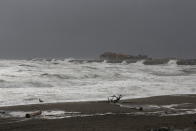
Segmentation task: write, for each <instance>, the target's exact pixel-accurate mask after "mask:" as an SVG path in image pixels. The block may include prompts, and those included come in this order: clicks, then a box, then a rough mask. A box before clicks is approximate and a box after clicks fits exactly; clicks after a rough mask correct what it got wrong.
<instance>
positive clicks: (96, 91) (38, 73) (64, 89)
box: [0, 59, 196, 106]
mask: <svg viewBox="0 0 196 131" xmlns="http://www.w3.org/2000/svg"><path fill="white" fill-rule="evenodd" d="M69 61H70V59H65V60H55V59H54V60H51V61H47V60H44V59H38V60H0V106H11V105H24V104H38V103H39V101H38V99H39V98H40V99H42V100H43V101H44V102H45V103H53V102H72V101H95V100H107V97H108V96H111V95H113V94H122V95H123V98H124V99H127V98H141V97H149V96H159V95H178V94H195V93H196V66H182V65H177V64H176V61H175V60H171V61H170V62H169V63H168V64H163V65H144V64H143V61H138V62H137V63H130V64H127V63H126V62H122V63H107V62H106V61H105V62H92V63H88V62H82V63H79V62H78V63H77V62H69Z"/></svg>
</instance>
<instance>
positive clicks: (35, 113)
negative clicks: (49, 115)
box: [25, 110, 42, 118]
mask: <svg viewBox="0 0 196 131" xmlns="http://www.w3.org/2000/svg"><path fill="white" fill-rule="evenodd" d="M41 114H42V111H41V110H39V111H35V112H32V113H27V114H26V115H25V117H26V118H31V117H35V116H39V115H41Z"/></svg>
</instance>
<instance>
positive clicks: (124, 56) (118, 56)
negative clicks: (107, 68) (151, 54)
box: [100, 52, 148, 61]
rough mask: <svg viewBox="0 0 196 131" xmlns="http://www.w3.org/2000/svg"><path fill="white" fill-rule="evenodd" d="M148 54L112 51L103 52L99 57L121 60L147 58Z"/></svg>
mask: <svg viewBox="0 0 196 131" xmlns="http://www.w3.org/2000/svg"><path fill="white" fill-rule="evenodd" d="M147 58H148V56H146V55H138V56H133V55H127V54H122V53H113V52H105V53H103V54H101V55H100V59H102V60H113V61H115V60H116V61H123V60H142V59H147Z"/></svg>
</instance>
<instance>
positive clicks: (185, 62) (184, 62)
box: [177, 59, 196, 65]
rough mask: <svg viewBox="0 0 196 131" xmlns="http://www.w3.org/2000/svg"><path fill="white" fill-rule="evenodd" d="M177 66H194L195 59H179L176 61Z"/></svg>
mask: <svg viewBox="0 0 196 131" xmlns="http://www.w3.org/2000/svg"><path fill="white" fill-rule="evenodd" d="M177 64H178V65H196V59H181V60H178V61H177Z"/></svg>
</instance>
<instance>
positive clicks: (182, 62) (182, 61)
mask: <svg viewBox="0 0 196 131" xmlns="http://www.w3.org/2000/svg"><path fill="white" fill-rule="evenodd" d="M172 60H173V61H176V64H177V65H196V59H167V58H162V59H152V58H151V59H143V60H141V59H126V60H117V59H115V60H113V59H106V60H104V59H94V60H70V61H69V62H73V63H93V62H98V63H99V62H106V63H127V64H129V63H136V62H139V61H142V63H143V64H144V65H161V64H168V63H169V62H170V61H172Z"/></svg>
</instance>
